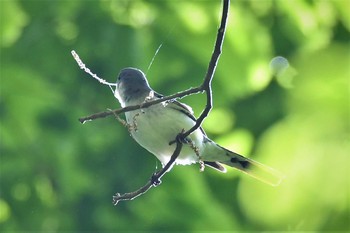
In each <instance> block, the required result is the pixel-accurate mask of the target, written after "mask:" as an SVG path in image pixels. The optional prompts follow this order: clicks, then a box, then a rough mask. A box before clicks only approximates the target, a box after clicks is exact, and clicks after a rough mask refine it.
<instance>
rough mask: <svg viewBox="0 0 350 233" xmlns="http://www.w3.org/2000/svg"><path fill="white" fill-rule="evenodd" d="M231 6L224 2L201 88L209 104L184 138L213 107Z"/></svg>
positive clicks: (199, 123)
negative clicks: (214, 89) (213, 82)
mask: <svg viewBox="0 0 350 233" xmlns="http://www.w3.org/2000/svg"><path fill="white" fill-rule="evenodd" d="M229 6H230V1H229V0H227V1H226V0H224V1H223V7H222V16H221V23H220V27H219V29H218V33H217V35H216V42H215V47H214V51H213V54H212V56H211V59H210V62H209V66H208V71H207V74H206V75H205V78H204V81H203V84H202V85H201V87H200V89H201V90H204V91H205V93H206V95H207V104H206V106H205V109H204V110H203V112H202V113H201V115H200V116H199V117H198V119H197V121H196V124H195V125H194V126H193V127H192V128H191V129H190V130H188V131H187V132H186V133H184V137H187V136H188V135H190V134H191V133H192V132H194V131H195V130H196V129H198V128H199V127H200V126H201V125H202V122H203V120H204V119H205V118H206V117H207V116H208V114H209V112H210V111H211V109H212V107H213V101H212V92H211V81H212V80H213V77H214V73H215V69H216V65H217V63H218V60H219V57H220V54H221V50H222V44H223V42H224V37H225V31H226V23H227V17H228V10H229Z"/></svg>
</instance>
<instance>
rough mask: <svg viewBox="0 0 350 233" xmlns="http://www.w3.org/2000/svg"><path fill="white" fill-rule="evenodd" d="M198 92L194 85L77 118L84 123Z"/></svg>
mask: <svg viewBox="0 0 350 233" xmlns="http://www.w3.org/2000/svg"><path fill="white" fill-rule="evenodd" d="M199 92H203V90H202V89H201V88H200V87H195V88H191V89H188V90H186V91H182V92H178V93H176V94H173V95H169V96H165V97H163V98H161V99H157V100H153V101H149V102H145V103H142V104H139V105H133V106H127V107H124V108H119V109H116V110H112V111H105V112H99V113H95V114H92V115H90V116H86V117H81V118H79V121H80V123H85V122H87V121H92V120H95V119H98V118H104V117H107V116H110V115H114V114H121V113H124V112H129V111H133V110H136V109H141V108H148V107H149V106H152V105H155V104H158V103H161V102H164V101H167V100H172V99H176V98H181V97H184V96H188V95H192V94H195V93H199Z"/></svg>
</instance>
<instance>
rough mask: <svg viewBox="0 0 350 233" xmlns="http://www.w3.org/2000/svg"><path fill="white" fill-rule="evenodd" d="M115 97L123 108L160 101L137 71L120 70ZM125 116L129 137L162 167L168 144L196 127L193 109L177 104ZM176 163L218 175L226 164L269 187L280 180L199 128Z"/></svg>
mask: <svg viewBox="0 0 350 233" xmlns="http://www.w3.org/2000/svg"><path fill="white" fill-rule="evenodd" d="M114 94H115V97H116V98H117V99H118V100H119V102H120V104H121V106H122V107H127V106H132V105H142V104H143V103H145V102H148V101H152V100H156V99H161V98H162V97H163V96H162V95H160V94H158V93H157V92H155V91H153V90H152V88H151V87H150V86H149V84H148V81H147V79H146V76H145V74H144V73H143V72H142V71H141V70H139V69H136V68H125V69H122V70H121V72H120V73H119V75H118V80H117V83H116V90H115V92H114ZM125 116H126V122H127V125H128V126H129V127H128V128H129V131H130V133H131V135H132V137H133V138H134V139H135V140H136V141H137V142H138V143H139V144H140V145H141V146H142V147H144V148H145V149H147V150H148V151H149V152H151V153H152V154H154V155H155V156H156V157H157V158H158V159H159V160H160V162H161V163H162V165H163V166H165V164H167V162H168V161H169V160H170V158H171V156H172V154H173V153H174V150H175V144H172V143H170V142H172V141H174V140H175V138H176V137H177V135H178V134H179V133H181V132H184V131H187V130H189V129H190V128H192V127H193V126H194V125H195V123H196V118H195V117H194V116H193V112H192V109H191V108H190V107H189V106H187V105H185V104H183V103H180V102H178V101H176V100H168V101H164V102H161V103H158V104H154V105H151V106H149V107H147V108H140V109H137V110H133V111H129V112H126V113H125ZM175 163H176V164H180V165H189V164H193V163H201V164H204V165H206V166H209V167H212V168H215V169H217V170H219V171H221V172H226V169H225V167H224V166H223V165H222V164H225V165H228V166H230V167H234V168H236V169H238V170H240V171H242V172H244V173H246V174H248V175H251V176H253V177H254V178H257V179H259V180H261V181H263V182H266V183H268V184H271V185H278V184H279V183H280V182H281V178H282V176H281V174H280V173H279V172H277V171H275V170H274V169H272V168H270V167H268V166H265V165H263V164H260V163H258V162H255V161H253V160H252V159H248V158H246V157H244V156H242V155H239V154H237V153H235V152H232V151H230V150H228V149H225V148H223V147H221V146H219V145H218V144H216V143H215V142H214V141H212V140H210V139H209V138H208V137H207V135H206V134H205V132H204V130H203V129H202V128H201V127H199V128H198V129H197V130H195V131H194V132H193V133H192V134H190V135H189V136H188V137H187V138H185V139H184V143H183V147H182V150H181V152H180V154H179V156H178V157H177V159H176V161H175Z"/></svg>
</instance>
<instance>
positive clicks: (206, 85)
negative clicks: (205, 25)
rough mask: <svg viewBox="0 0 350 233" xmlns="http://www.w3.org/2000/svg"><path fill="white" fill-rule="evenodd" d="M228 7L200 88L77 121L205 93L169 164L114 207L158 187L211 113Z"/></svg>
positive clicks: (116, 199)
mask: <svg viewBox="0 0 350 233" xmlns="http://www.w3.org/2000/svg"><path fill="white" fill-rule="evenodd" d="M229 5H230V0H223V9H222V16H221V24H220V27H219V29H218V33H217V37H216V42H215V47H214V51H213V53H212V56H211V60H210V62H209V66H208V70H207V73H206V76H205V78H204V80H203V83H202V84H201V86H199V87H195V88H190V89H188V90H186V91H182V92H178V93H176V94H173V95H170V96H166V97H163V98H161V99H158V100H154V101H150V102H145V103H142V104H141V105H134V106H128V107H125V108H120V109H116V110H113V111H105V112H100V113H96V114H93V115H90V116H87V117H82V118H80V119H79V121H80V122H81V123H85V122H87V121H91V120H94V119H98V118H103V117H107V116H110V115H118V114H121V113H124V112H128V111H132V110H136V109H140V108H147V107H149V106H151V105H154V104H157V103H161V102H164V101H167V100H172V99H176V98H181V97H184V96H188V95H192V94H195V93H199V92H206V97H207V104H206V107H205V109H204V110H203V112H202V113H201V115H200V116H199V118H198V119H197V121H196V124H195V125H194V126H193V127H192V128H191V129H189V130H188V131H186V132H181V133H179V134H178V135H177V136H176V140H175V141H176V148H175V151H174V153H173V154H172V156H171V158H170V160H169V162H168V163H167V164H166V165H165V166H164V167H163V168H162V169H161V170H160V171H158V172H157V173H155V174H154V175H153V176H152V177H151V179H150V180H149V181H148V182H147V183H146V184H145V185H144V186H143V187H141V188H139V189H138V190H136V191H135V192H130V193H125V194H119V193H117V194H116V195H115V196H113V204H114V205H117V204H118V202H119V201H123V200H133V199H135V198H136V197H138V196H140V195H142V194H144V193H146V192H147V191H148V190H149V189H150V188H151V187H152V186H157V185H159V184H160V182H161V181H160V178H161V177H162V176H163V175H164V174H165V173H166V172H168V171H169V170H170V168H171V167H172V166H173V164H174V162H175V160H176V159H177V157H178V156H179V154H180V152H181V149H182V145H183V143H184V142H185V141H186V140H185V138H186V137H187V136H189V135H190V134H191V133H192V132H194V131H195V130H197V129H198V128H199V127H200V126H201V124H202V122H203V120H204V119H205V118H206V117H207V115H208V114H209V112H210V111H211V109H212V91H211V82H212V79H213V76H214V73H215V69H216V65H217V62H218V60H219V57H220V54H221V50H222V44H223V40H224V36H225V30H226V22H227V17H228V11H229ZM72 54H73V56H74V58H75V59H76V61H77V62H78V64H79V66H80V68H81V69H84V71H85V72H87V73H89V74H90V75H92V76H93V77H94V78H96V77H97V75H95V74H93V73H92V72H91V71H90V70H89V69H88V68H86V67H85V64H84V63H83V62H82V61H81V60H80V58H79V56H78V55H77V54H76V53H75V52H74V51H72ZM95 76H96V77H95ZM96 79H97V80H99V81H100V82H101V83H104V84H107V85H109V86H110V87H111V85H110V83H108V82H106V81H105V80H103V79H100V78H98V77H97V78H96Z"/></svg>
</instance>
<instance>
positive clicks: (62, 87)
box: [0, 0, 350, 232]
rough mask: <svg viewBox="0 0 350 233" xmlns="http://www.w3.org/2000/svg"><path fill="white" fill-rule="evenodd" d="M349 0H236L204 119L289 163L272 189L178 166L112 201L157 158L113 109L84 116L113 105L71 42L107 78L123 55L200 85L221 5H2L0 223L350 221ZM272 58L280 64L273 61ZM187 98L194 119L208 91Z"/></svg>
mask: <svg viewBox="0 0 350 233" xmlns="http://www.w3.org/2000/svg"><path fill="white" fill-rule="evenodd" d="M349 9H350V2H349V1H347V0H338V1H336V0H332V1H331V0H324V1H312V0H305V1H303V0H290V1H282V0H279V1H272V0H271V1H269V0H264V1H258V0H252V1H243V0H241V1H232V2H231V8H230V15H229V20H228V26H227V32H226V38H225V42H224V46H223V54H222V56H221V58H220V60H219V65H218V67H217V72H216V74H215V77H214V80H213V97H214V109H213V110H212V112H211V114H210V116H209V117H208V118H207V119H206V120H205V122H204V124H203V127H204V128H205V130H206V132H207V134H208V135H209V137H210V138H212V139H213V140H215V141H216V142H218V143H220V144H221V145H223V146H225V147H227V148H229V149H231V150H234V151H236V152H238V153H241V154H244V155H247V156H250V157H251V158H253V159H255V160H257V161H259V162H261V163H264V164H267V165H269V166H271V167H274V168H275V169H277V170H279V171H280V172H282V173H284V174H285V176H286V178H285V179H284V181H283V183H282V184H281V185H280V186H278V187H270V186H268V185H266V184H263V183H261V182H259V181H257V180H254V179H252V178H250V177H248V176H245V175H244V174H241V173H239V172H238V171H236V170H233V169H229V171H228V173H226V174H222V173H218V172H216V171H215V170H212V169H209V168H207V169H206V170H205V171H204V172H202V173H201V172H199V166H198V165H193V166H176V167H174V168H173V169H172V171H171V172H170V173H168V174H166V176H165V177H164V178H163V179H162V181H163V183H162V185H160V186H159V187H156V188H153V189H151V190H150V191H149V192H148V193H146V194H145V195H143V196H141V197H139V198H137V199H135V200H133V201H128V202H121V203H119V204H118V205H117V206H113V205H112V196H113V195H114V193H116V192H121V193H124V192H130V191H134V190H136V189H137V188H139V187H140V186H141V185H143V184H144V183H146V181H147V180H148V179H149V177H150V175H151V174H152V173H153V172H154V171H155V170H156V169H157V168H160V166H161V165H160V163H159V162H158V161H157V159H156V158H155V157H154V156H153V155H151V154H150V153H149V152H147V151H146V150H144V149H143V148H141V147H140V146H139V145H137V144H136V142H134V140H133V139H132V138H131V137H130V136H129V133H128V131H127V130H126V129H125V128H124V127H123V126H121V124H120V123H119V122H118V121H116V120H115V119H114V118H113V117H108V118H104V119H98V120H95V121H92V122H88V123H85V124H80V123H79V122H78V118H79V117H82V116H86V115H90V114H92V113H96V112H100V111H105V110H106V109H116V108H119V107H120V106H119V103H118V102H117V100H116V99H115V98H114V96H113V94H112V92H111V90H110V89H109V87H108V86H105V85H102V84H100V83H98V82H97V81H96V80H94V79H93V78H91V77H90V76H89V75H87V74H86V73H84V72H83V71H82V70H81V69H80V68H79V67H78V65H77V64H76V62H75V61H74V59H73V58H72V56H71V54H70V51H71V50H73V49H74V50H75V51H76V52H77V53H78V54H79V55H80V57H81V59H82V60H83V61H84V63H85V64H86V65H87V66H88V67H89V68H90V69H91V70H92V71H93V72H94V73H96V74H98V76H100V77H101V78H104V79H106V80H107V81H109V82H115V81H116V77H117V74H118V72H119V71H120V69H122V68H124V67H128V66H132V67H137V68H140V69H142V70H143V71H144V72H145V73H147V77H148V80H149V82H150V84H151V86H152V87H153V88H154V89H155V90H156V91H158V92H160V93H162V94H165V95H169V94H172V93H175V92H178V91H181V90H185V89H188V88H190V87H194V86H198V85H199V84H200V83H201V81H202V79H203V77H204V75H205V73H206V69H207V64H208V62H209V59H210V56H211V53H212V50H213V45H214V41H215V38H216V31H217V27H218V25H219V21H220V17H221V2H220V1H214V0H208V1H184V0H181V1H173V0H166V1H141V0H140V1H136V0H134V1H128V0H116V1H111V0H101V1H98V0H93V1H83V0H74V1H68V0H67V1H36V0H30V1H28V0H1V1H0V30H1V60H0V61H1V67H0V72H1V73H0V78H1V80H0V88H1V89H0V94H1V99H0V117H1V122H0V133H1V138H0V146H1V147H0V149H1V150H0V153H1V157H0V185H1V187H0V231H1V232H12V231H17V232H21V231H23V232H24V231H33V232H37V231H42V232H63V231H72V232H83V231H94V232H107V231H108V232H128V231H145V232H152V231H165V230H166V231H186V232H200V231H213V232H214V231H215V232H218V231H248V230H249V231H310V232H322V231H348V230H349V223H350V213H349V199H350V195H349V190H350V189H349V187H350V186H349V185H350V183H349V164H350V163H349V162H350V161H349V155H350V153H349V152H350V148H349V139H350V137H349V130H350V129H349V121H350V120H349V108H350V105H349V87H350V86H349V77H350V68H349V67H350V49H349V29H350V10H349ZM160 45H162V47H161V49H160V50H159V52H158V54H157V55H156V56H155V59H154V62H153V63H152V65H151V67H150V69H148V66H149V65H150V63H151V60H152V58H153V56H154V54H155V52H156V50H157V48H158V47H159V46H160ZM276 56H282V57H284V58H286V59H287V60H288V62H289V66H288V67H284V68H282V69H276V67H277V66H276V65H275V63H273V64H274V65H273V67H274V69H271V68H270V62H271V61H272V59H273V58H274V57H276ZM181 101H183V102H185V103H187V104H189V105H191V106H192V107H193V109H194V111H195V114H196V116H198V115H199V114H200V112H201V111H202V109H203V107H204V105H205V96H204V95H201V94H199V95H195V96H191V97H187V98H183V99H181ZM150 133H151V132H150Z"/></svg>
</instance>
